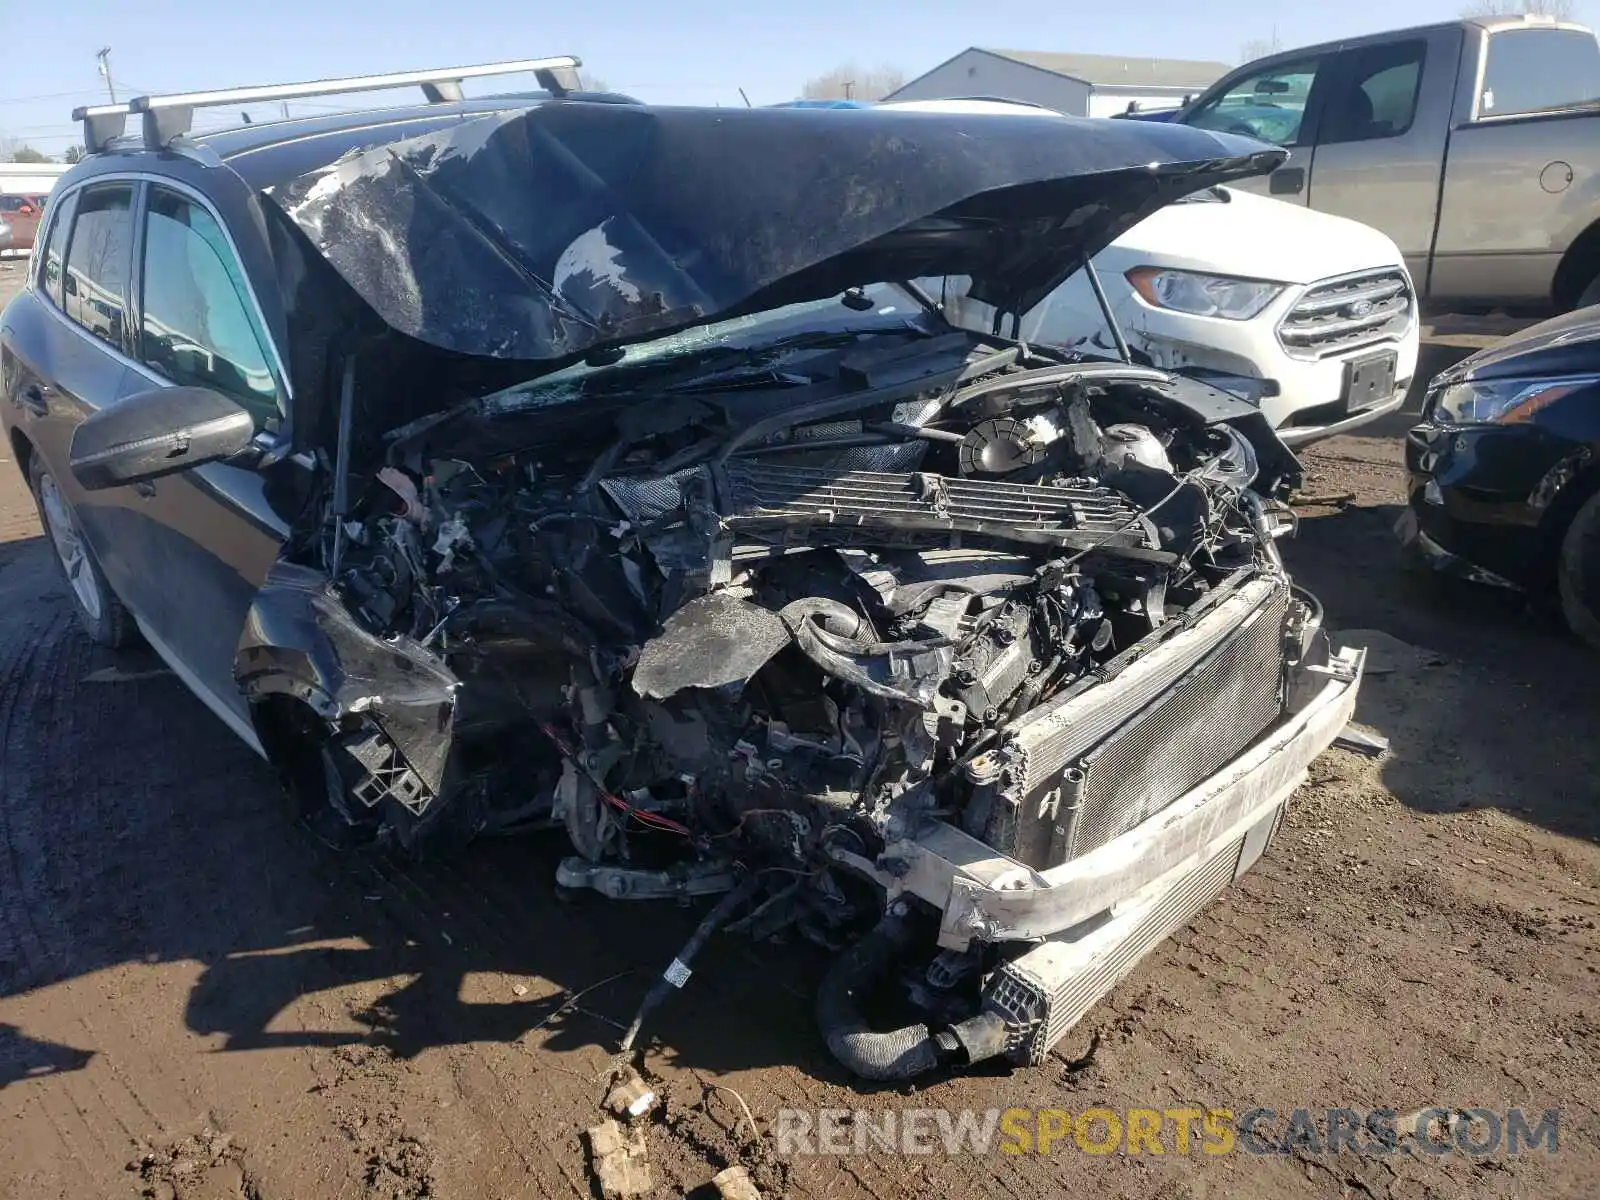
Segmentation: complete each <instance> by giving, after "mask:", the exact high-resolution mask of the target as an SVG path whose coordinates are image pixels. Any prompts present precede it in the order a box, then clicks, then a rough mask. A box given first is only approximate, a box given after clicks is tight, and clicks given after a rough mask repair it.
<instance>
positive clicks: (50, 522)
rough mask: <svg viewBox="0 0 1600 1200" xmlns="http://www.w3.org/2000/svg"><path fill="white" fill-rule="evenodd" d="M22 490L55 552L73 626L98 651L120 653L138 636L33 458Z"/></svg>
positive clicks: (69, 512)
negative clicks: (26, 491) (29, 492)
mask: <svg viewBox="0 0 1600 1200" xmlns="http://www.w3.org/2000/svg"><path fill="white" fill-rule="evenodd" d="M28 486H29V487H30V488H31V489H32V491H33V502H34V505H35V506H36V507H37V508H38V510H39V523H40V524H41V525H43V526H44V531H45V534H46V536H47V537H49V539H50V545H51V548H52V549H53V550H54V551H55V559H56V565H57V566H58V567H60V568H61V578H62V581H63V582H64V583H65V584H66V585H67V596H68V598H69V599H70V600H71V601H72V607H73V611H74V612H76V613H77V616H78V624H79V625H81V626H82V627H83V631H84V632H85V633H87V634H88V635H89V638H90V640H91V641H94V642H98V643H99V644H100V645H102V646H109V647H110V648H111V649H113V650H120V649H122V648H123V647H124V646H127V645H130V644H132V642H133V641H134V639H135V638H136V637H137V633H138V631H137V627H136V626H135V625H134V623H133V618H132V616H130V615H129V613H128V610H127V609H125V608H123V607H122V602H121V601H120V600H118V599H117V597H116V593H114V592H113V591H112V590H111V585H110V584H108V583H107V582H106V577H105V576H104V575H103V574H102V573H101V571H100V564H99V563H97V562H95V561H94V552H93V551H91V550H90V549H89V543H88V542H86V541H84V538H83V532H82V530H81V529H79V527H78V518H77V516H76V515H75V514H74V513H73V511H72V506H71V505H70V504H68V503H67V498H66V497H65V496H63V495H62V494H61V489H60V488H59V487H57V486H56V481H55V477H54V476H53V475H51V474H50V472H49V471H47V470H46V469H45V465H44V463H42V462H40V461H39V458H38V456H37V455H35V456H34V457H33V459H32V460H31V461H30V462H29V464H28Z"/></svg>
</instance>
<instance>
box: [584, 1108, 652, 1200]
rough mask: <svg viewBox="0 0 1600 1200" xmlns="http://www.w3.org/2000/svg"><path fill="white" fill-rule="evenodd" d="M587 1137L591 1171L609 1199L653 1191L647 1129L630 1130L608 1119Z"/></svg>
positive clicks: (590, 1131) (588, 1132)
mask: <svg viewBox="0 0 1600 1200" xmlns="http://www.w3.org/2000/svg"><path fill="white" fill-rule="evenodd" d="M585 1136H586V1137H588V1139H589V1160H590V1169H591V1170H593V1171H594V1175H595V1178H596V1179H597V1180H599V1182H600V1193H601V1195H603V1196H604V1197H605V1198H606V1200H620V1198H621V1197H627V1196H642V1195H644V1194H645V1193H646V1192H648V1191H649V1190H650V1187H651V1179H650V1158H649V1153H648V1151H647V1150H646V1149H645V1144H644V1130H642V1129H638V1128H634V1129H626V1128H624V1127H623V1126H622V1125H620V1124H618V1123H617V1122H616V1121H614V1120H612V1119H611V1118H610V1117H607V1118H606V1119H605V1120H604V1121H602V1122H600V1124H598V1125H596V1126H595V1127H594V1128H593V1129H590V1130H588V1131H587V1132H586V1134H585Z"/></svg>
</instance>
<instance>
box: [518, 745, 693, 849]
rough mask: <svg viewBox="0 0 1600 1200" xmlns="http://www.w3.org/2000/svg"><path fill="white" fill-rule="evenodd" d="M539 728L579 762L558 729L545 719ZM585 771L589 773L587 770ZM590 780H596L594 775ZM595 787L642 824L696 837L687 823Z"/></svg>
mask: <svg viewBox="0 0 1600 1200" xmlns="http://www.w3.org/2000/svg"><path fill="white" fill-rule="evenodd" d="M539 728H540V729H541V730H543V731H544V735H545V737H547V738H549V739H550V740H551V741H552V742H554V743H555V744H556V749H557V750H559V751H561V753H562V754H563V755H565V756H566V757H567V758H569V759H571V760H572V761H573V762H574V763H576V762H577V759H578V756H577V754H576V753H575V752H574V751H573V749H572V747H571V746H569V745H568V744H567V741H566V739H565V738H563V737H562V736H561V734H560V733H559V732H557V731H556V729H555V727H554V726H551V725H546V724H545V723H544V722H543V721H541V722H539ZM580 769H581V768H580ZM585 773H586V774H587V772H585ZM590 782H592V783H593V782H594V780H593V778H592V777H591V779H590ZM594 787H595V791H597V792H598V793H600V799H602V800H604V801H605V802H606V803H607V804H609V805H611V807H612V808H615V809H617V810H618V811H619V812H623V813H626V814H627V815H628V816H630V817H632V818H633V819H634V820H636V821H638V822H639V823H640V824H641V825H650V826H653V827H654V828H656V829H664V830H666V831H667V832H668V833H676V834H678V835H679V836H681V837H686V838H692V837H694V831H693V830H692V829H690V828H689V827H688V826H687V825H680V824H679V823H678V822H677V821H674V820H673V819H672V818H671V817H662V816H658V815H657V814H655V813H651V812H645V811H644V810H643V809H639V808H635V807H634V806H633V805H631V804H629V803H628V802H627V801H626V800H624V799H623V798H622V797H621V796H614V795H612V794H611V793H610V792H608V791H606V789H605V788H603V787H601V786H600V785H599V784H598V783H595V784H594Z"/></svg>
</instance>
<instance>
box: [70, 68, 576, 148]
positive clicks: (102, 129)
mask: <svg viewBox="0 0 1600 1200" xmlns="http://www.w3.org/2000/svg"><path fill="white" fill-rule="evenodd" d="M582 65H583V61H582V60H581V59H579V58H577V57H575V56H573V55H570V54H567V55H560V56H557V57H554V58H519V59H514V60H511V61H509V62H494V63H479V64H477V65H475V66H466V67H435V68H433V69H432V70H428V71H395V72H392V73H390V74H387V75H350V76H347V77H345V78H343V79H315V80H311V81H309V82H306V83H276V84H267V85H266V86H264V87H242V88H225V89H222V90H219V91H210V92H174V93H172V94H171V95H163V96H136V97H134V98H133V99H132V100H130V101H128V102H127V103H126V104H95V105H90V106H88V107H86V108H76V109H73V111H72V119H73V120H74V121H82V122H83V148H84V152H85V153H88V154H99V153H101V152H103V151H104V150H105V149H106V148H107V147H108V146H109V145H110V144H111V143H112V142H113V141H115V140H116V139H117V138H119V137H121V136H122V135H123V133H124V132H125V131H126V129H127V120H128V115H129V114H130V113H137V114H139V115H140V116H142V117H143V118H144V144H145V145H146V146H147V147H149V148H150V149H152V150H159V149H162V148H164V147H166V146H170V145H171V144H172V141H173V139H174V138H179V137H182V136H183V135H184V134H186V133H188V132H189V129H190V127H191V126H192V125H193V124H194V110H195V109H197V108H217V107H220V106H223V105H231V104H262V103H266V102H268V101H278V100H302V99H305V98H306V97H309V96H337V95H342V94H344V93H348V92H380V91H386V90H388V89H390V88H400V87H412V86H420V87H421V88H422V92H423V95H424V96H426V97H427V100H428V103H430V104H442V103H446V102H449V101H452V100H460V99H462V95H461V81H462V80H463V79H477V78H481V77H483V76H485V75H519V74H522V73H523V72H531V73H532V74H533V75H534V76H535V77H536V78H537V79H538V80H539V85H540V86H541V87H542V88H544V89H545V90H546V91H547V92H549V93H550V94H551V95H553V96H565V95H567V94H568V93H569V92H573V91H577V90H578V74H577V72H578V68H579V67H581V66H582Z"/></svg>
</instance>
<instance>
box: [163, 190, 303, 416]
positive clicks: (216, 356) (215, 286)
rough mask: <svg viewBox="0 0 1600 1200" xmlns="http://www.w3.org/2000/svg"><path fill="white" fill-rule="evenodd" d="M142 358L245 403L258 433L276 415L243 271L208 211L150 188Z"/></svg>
mask: <svg viewBox="0 0 1600 1200" xmlns="http://www.w3.org/2000/svg"><path fill="white" fill-rule="evenodd" d="M143 294H144V313H143V317H144V319H143V323H142V329H141V341H140V348H141V357H142V358H143V359H144V361H145V362H146V363H148V364H149V365H150V367H151V368H153V369H154V370H156V371H159V372H160V373H161V374H162V375H165V376H166V377H167V378H168V379H170V380H172V381H173V382H174V383H179V384H187V385H190V386H193V387H208V388H213V389H215V390H216V391H219V392H221V393H222V394H223V395H225V396H230V397H232V398H233V399H235V400H237V401H238V402H239V403H240V404H242V405H244V407H245V409H246V410H247V411H248V412H249V413H250V415H251V416H252V417H254V418H255V420H256V425H257V427H260V426H262V425H263V424H265V423H266V422H267V421H269V420H271V419H273V418H274V417H276V416H277V415H278V388H277V384H276V382H275V381H274V380H273V377H272V371H271V369H270V368H269V367H268V366H267V355H266V351H265V349H264V347H263V339H262V336H261V333H260V331H259V330H258V329H257V328H256V323H255V320H254V318H253V317H252V316H251V312H250V301H249V298H248V293H247V292H246V289H245V282H244V272H243V269H242V268H241V267H240V266H239V264H238V263H237V262H236V261H235V260H234V257H233V250H232V248H231V247H230V246H229V245H228V240H227V238H226V237H225V236H224V235H223V232H222V228H221V226H219V225H218V224H217V221H216V218H215V217H213V216H212V215H211V214H210V213H209V212H208V211H207V210H206V209H205V208H204V207H203V206H202V205H199V204H196V203H195V202H194V201H192V200H190V199H189V198H188V197H186V196H181V195H179V194H177V193H176V192H172V191H168V190H167V189H166V188H161V187H157V188H152V189H151V192H150V208H149V217H148V220H147V222H146V224H145V242H144V289H143Z"/></svg>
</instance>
